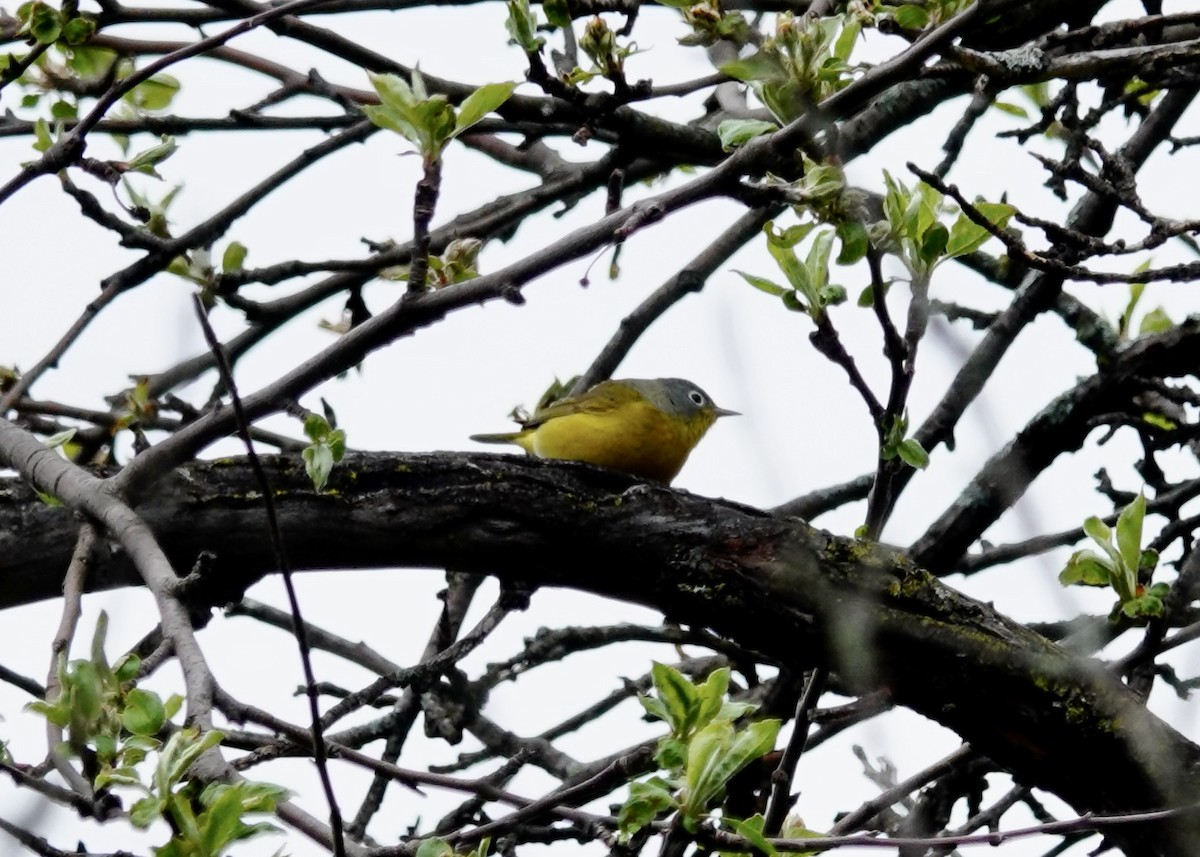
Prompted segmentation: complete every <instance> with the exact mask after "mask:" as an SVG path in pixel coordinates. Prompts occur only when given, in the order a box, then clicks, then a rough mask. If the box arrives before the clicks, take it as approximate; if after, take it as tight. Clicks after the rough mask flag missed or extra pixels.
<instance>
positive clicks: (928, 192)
mask: <svg viewBox="0 0 1200 857" xmlns="http://www.w3.org/2000/svg"><path fill="white" fill-rule="evenodd" d="M883 180H884V184H885V185H886V186H887V193H886V194H885V195H884V200H883V213H884V218H885V219H884V221H882V223H881V224H879V225H878V228H876V229H874V230H872V234H871V241H872V243H873V244H874V246H876V247H877V248H879V249H880V250H881V251H883V252H890V253H893V254H894V255H895V256H896V257H897V258H898V259H899V260H900V261H901V262H903V263H904V266H905V268H907V269H908V272H909V274H910V275H911V276H912V278H913V279H914V280H916V279H920V280H925V281H927V280H928V279H929V276H930V275H931V274H932V273H933V270H934V268H936V267H937V266H938V265H940V264H941V263H942V262H945V261H946V260H948V259H954V258H957V257H959V256H965V255H966V254H968V253H974V252H975V251H976V250H978V249H979V248H980V247H982V246H983V244H984V243H985V242H986V241H987V240H988V239H989V238H990V237H991V235H992V233H991V232H990V231H989V230H988V229H987V228H986V227H984V226H981V225H979V224H978V223H976V222H975V221H973V220H971V218H969V217H968V216H967V215H966V214H965V213H964V212H959V215H958V218H957V219H956V220H955V221H954V223H953V224H952V225H951V226H949V227H947V226H946V225H945V224H944V223H942V222H941V217H942V215H943V214H946V213H950V212H952V211H953V209H952V208H951V207H950V206H949V205H948V204H947V202H946V200H945V198H944V197H943V196H942V194H941V192H940V191H938V190H937V189H936V188H934V187H931V186H930V185H927V184H925V182H918V183H917V186H916V188H915V189H910V188H909V187H908V186H907V185H905V184H904V183H903V182H901V181H898V180H896V179H894V178H893V177H892V175H891V174H890V173H889V172H888V171H887V170H884V172H883ZM973 206H974V208H975V210H976V211H978V212H979V213H980V214H981V215H983V216H984V217H986V218H987V220H988V221H989V222H990V223H991V224H992V225H993V226H994V227H995V228H996V229H998V230H1003V229H1005V228H1006V227H1007V226H1008V221H1009V220H1010V219H1011V218H1012V216H1013V214H1015V213H1016V209H1015V208H1013V207H1012V206H1011V205H1008V204H1007V203H1003V202H986V201H984V200H977V201H976V202H974V203H973Z"/></svg>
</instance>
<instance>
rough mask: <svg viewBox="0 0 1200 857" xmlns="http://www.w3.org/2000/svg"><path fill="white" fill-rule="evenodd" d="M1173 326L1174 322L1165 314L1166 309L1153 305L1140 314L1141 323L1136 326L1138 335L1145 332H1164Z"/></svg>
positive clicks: (1142, 334) (1143, 334)
mask: <svg viewBox="0 0 1200 857" xmlns="http://www.w3.org/2000/svg"><path fill="white" fill-rule="evenodd" d="M1174 326H1175V322H1173V321H1172V320H1171V317H1170V316H1169V315H1167V311H1166V310H1165V309H1163V308H1162V307H1155V308H1154V309H1152V310H1150V312H1148V313H1146V314H1145V315H1144V316H1142V323H1141V325H1139V327H1138V336H1145V335H1146V334H1147V333H1165V332H1166V331H1168V330H1170V329H1171V328H1173V327H1174Z"/></svg>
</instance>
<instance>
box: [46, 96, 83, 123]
mask: <svg viewBox="0 0 1200 857" xmlns="http://www.w3.org/2000/svg"><path fill="white" fill-rule="evenodd" d="M78 116H79V107H78V106H77V105H76V104H75V103H74V102H73V101H62V100H59V101H55V102H54V103H53V104H51V105H50V118H51V119H54V120H55V121H57V122H67V121H69V120H71V119H76V118H78Z"/></svg>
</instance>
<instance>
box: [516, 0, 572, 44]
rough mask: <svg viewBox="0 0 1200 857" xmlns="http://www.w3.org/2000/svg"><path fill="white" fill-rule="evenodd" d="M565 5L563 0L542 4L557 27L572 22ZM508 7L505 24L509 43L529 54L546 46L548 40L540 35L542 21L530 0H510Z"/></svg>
mask: <svg viewBox="0 0 1200 857" xmlns="http://www.w3.org/2000/svg"><path fill="white" fill-rule="evenodd" d="M565 5H566V4H565V2H563V0H558V2H555V3H546V4H543V5H542V8H543V9H545V10H546V15H547V16H548V17H550V18H551V24H553V25H554V26H556V27H565V26H568V25H569V24H570V23H571V17H570V14H569V12H568V10H567V9H565V8H563V7H565ZM506 8H507V9H508V17H507V18H506V19H505V22H504V26H505V28H506V29H507V30H508V43H509V44H510V45H516V46H517V47H519V48H520V49H521V50H523V51H525V53H527V54H536V53H539V52H540V51H541V50H542V48H544V47H545V46H546V40H545V39H544V38H542V37H541V36H539V35H538V30H539V29H541V23H540V22H539V21H538V15H537V12H536V11H535V10H534V9H533V7H531V6H530V5H529V0H508V2H507V3H506Z"/></svg>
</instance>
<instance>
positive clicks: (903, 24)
mask: <svg viewBox="0 0 1200 857" xmlns="http://www.w3.org/2000/svg"><path fill="white" fill-rule="evenodd" d="M974 2H975V0H925V2H922V3H882V2H878V0H877V2H876V3H875V13H876V14H877V15H884V16H887V17H889V18H891V19H892V20H893V21H895V22H896V26H898V27H900V29H902V30H924V29H925V28H926V27H928V26H929V25H930V24H932V25H933V26H935V27H936V26H938V25H939V24H944V23H945V22H946V21H948V20H950V19H951V18H953V17H954V16H955V15H957V14H958V13H959V12H961V11H962V10H963V9H965V8H967V7H968V6H970V5H971V4H972V3H974Z"/></svg>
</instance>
